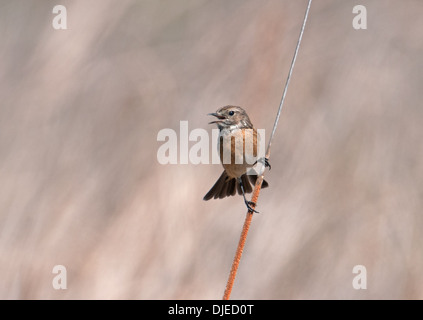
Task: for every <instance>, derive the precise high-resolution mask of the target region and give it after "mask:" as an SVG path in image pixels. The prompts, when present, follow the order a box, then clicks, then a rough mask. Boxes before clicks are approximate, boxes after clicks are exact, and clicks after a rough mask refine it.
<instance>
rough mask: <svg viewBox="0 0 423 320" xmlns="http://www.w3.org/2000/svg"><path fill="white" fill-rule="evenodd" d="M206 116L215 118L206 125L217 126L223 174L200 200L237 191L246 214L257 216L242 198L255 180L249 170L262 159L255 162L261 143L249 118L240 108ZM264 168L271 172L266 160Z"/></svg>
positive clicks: (219, 197) (218, 197)
mask: <svg viewBox="0 0 423 320" xmlns="http://www.w3.org/2000/svg"><path fill="white" fill-rule="evenodd" d="M209 115H211V116H214V117H216V118H217V120H215V121H212V122H210V123H209V124H212V123H216V124H217V127H218V128H219V130H220V132H219V140H218V149H219V155H220V161H221V163H222V165H223V168H224V169H225V170H224V171H223V173H222V175H221V176H220V178H219V179H218V180H217V181H216V183H215V184H214V186H213V187H212V188H211V189H210V191H209V192H207V194H206V195H205V196H204V198H203V200H206V201H207V200H210V199H211V198H214V199H222V198H225V197H228V196H233V195H235V194H236V192H237V191H238V194H242V195H243V197H244V202H245V204H246V206H247V208H248V210H249V211H251V212H258V211H256V210H254V209H253V208H252V207H251V205H252V204H253V205H255V203H253V202H251V201H247V199H246V198H245V193H250V192H252V191H253V188H252V187H251V184H250V182H251V183H252V184H253V185H255V183H256V180H257V174H254V173H252V172H248V170H249V169H250V168H252V167H254V166H255V164H256V163H257V161H260V160H263V158H262V159H259V160H257V149H258V145H257V143H258V142H259V140H260V139H257V138H258V137H257V129H255V128H254V127H253V124H252V123H251V121H250V118H249V117H248V115H247V113H246V112H245V110H244V109H242V108H241V107H236V106H225V107H222V108H220V109H219V110H217V111H216V112H215V113H209ZM248 144H252V145H248ZM264 164H265V166H266V167H269V169H270V168H271V166H270V164H269V162H268V160H267V159H266V158H264ZM268 186H269V184H268V183H267V182H266V181H265V180H263V183H262V185H261V187H262V188H266V187H268Z"/></svg>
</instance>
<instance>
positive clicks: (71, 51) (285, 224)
mask: <svg viewBox="0 0 423 320" xmlns="http://www.w3.org/2000/svg"><path fill="white" fill-rule="evenodd" d="M57 4H62V5H65V6H66V8H67V24H68V30H55V29H53V27H52V20H53V18H54V17H55V15H54V14H53V13H52V9H53V7H54V6H55V5H57ZM357 4H365V5H366V7H367V15H368V22H367V26H368V29H367V30H355V29H354V28H353V27H352V20H353V18H354V16H355V15H354V14H353V13H352V9H353V7H354V6H355V5H357ZM306 5H307V1H306V0H301V1H299V0H285V1H282V0H269V1H263V0H249V1H246V0H230V1H228V0H215V1H206V0H178V1H171V0H168V1H156V0H151V1H146V0H142V1H135V0H131V1H129V0H128V1H111V0H108V1H105V0H95V1H94V0H92V1H83V0H72V1H70V0H62V1H42V2H41V1H35V0H32V1H23V0H13V1H12V0H0V36H1V37H0V39H1V44H0V61H1V63H0V96H1V104H0V181H1V184H0V298H2V299H112V298H115V299H220V298H221V297H222V295H223V292H224V289H225V285H226V280H227V277H228V274H229V270H230V267H231V263H232V258H233V255H234V253H235V249H236V245H237V242H238V239H239V235H240V231H241V228H242V224H243V221H244V217H245V213H246V209H245V205H244V203H243V201H242V198H241V197H239V196H238V197H232V198H226V199H224V200H212V201H208V202H204V201H203V200H202V197H203V196H204V194H205V193H206V192H207V191H208V190H209V188H210V187H211V186H212V185H213V183H214V182H215V180H216V179H217V178H218V177H219V175H220V174H221V171H222V168H221V166H220V165H192V164H188V165H160V164H159V163H158V161H157V157H156V154H157V149H158V148H159V146H160V145H162V144H163V142H158V141H157V133H158V132H159V130H161V129H163V128H171V129H174V130H176V131H177V132H178V131H179V122H180V121H182V120H187V121H188V122H189V129H190V130H192V129H195V128H204V129H207V130H208V131H209V132H211V129H212V128H213V126H211V125H208V124H207V123H208V122H209V121H211V120H210V117H208V116H207V113H209V112H214V111H215V110H216V109H217V108H219V107H221V106H223V105H227V104H234V105H240V106H243V107H244V108H245V109H246V110H247V111H248V113H249V115H250V117H251V119H252V122H253V123H254V125H255V126H256V127H258V128H263V129H266V130H267V132H266V133H267V134H266V138H267V139H268V137H269V136H270V130H271V128H272V125H273V122H274V118H275V115H276V111H277V108H278V105H279V101H280V98H281V95H282V89H283V85H284V83H285V79H286V76H287V73H288V70H289V65H290V63H291V59H292V55H293V52H294V49H295V45H296V42H297V38H298V34H299V30H300V27H301V24H302V20H303V17H304V12H305V8H306ZM422 14H423V1H421V0H403V1H398V0H369V1H362V2H358V1H353V0H344V1H339V0H316V1H314V2H313V4H312V8H311V12H310V16H309V21H308V25H307V27H306V31H305V34H304V38H303V43H302V46H301V48H300V52H299V56H298V60H297V64H296V67H295V69H294V73H293V77H292V81H291V85H290V88H289V90H288V95H287V99H286V103H285V105H284V109H283V112H282V116H281V119H280V122H279V127H278V130H277V132H276V136H275V140H274V142H273V145H272V154H271V158H270V162H271V164H272V170H271V171H270V172H266V180H268V181H269V184H270V188H268V189H265V190H263V191H262V193H261V195H260V199H259V202H258V210H259V211H260V212H261V213H260V214H257V215H254V217H253V222H252V225H251V229H250V234H249V237H248V239H247V243H246V247H245V251H244V255H243V257H242V260H241V265H240V269H239V272H238V276H237V278H236V281H235V285H234V289H233V292H232V296H231V297H232V298H233V299H327V298H332V299H406V298H411V299H422V298H423V246H422V245H423V233H422V229H423V217H422V214H423V212H422V209H423V200H422V199H423V191H422V190H423V161H422V160H423V148H422V140H423V105H422V102H421V101H422V98H423V31H422V30H423V19H421V16H422ZM193 144H194V143H190V146H191V145H193ZM59 264H60V265H64V266H65V267H66V268H67V289H66V290H55V289H53V286H52V280H53V277H54V276H55V275H54V274H52V269H53V267H54V266H55V265H59ZM355 265H364V266H365V267H366V268H367V290H355V289H354V288H353V286H352V280H353V278H354V277H355V274H353V273H352V269H353V267H354V266H355Z"/></svg>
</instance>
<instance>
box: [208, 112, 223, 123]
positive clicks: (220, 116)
mask: <svg viewBox="0 0 423 320" xmlns="http://www.w3.org/2000/svg"><path fill="white" fill-rule="evenodd" d="M208 116H213V117H216V118H217V119H219V120H216V121H212V122H209V124H212V123H220V122H223V119H225V117H224V116H222V115H220V114H218V113H216V112H213V113H209V114H208Z"/></svg>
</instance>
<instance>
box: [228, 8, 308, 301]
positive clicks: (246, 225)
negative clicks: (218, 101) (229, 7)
mask: <svg viewBox="0 0 423 320" xmlns="http://www.w3.org/2000/svg"><path fill="white" fill-rule="evenodd" d="M311 2H312V0H309V1H308V5H307V9H306V13H305V15H304V21H303V25H302V27H301V31H300V36H299V37H298V42H297V46H296V48H295V52H294V57H293V58H292V62H291V67H290V69H289V73H288V77H287V79H286V83H285V87H284V91H283V94H282V99H281V102H280V104H279V108H278V112H277V114H276V119H275V123H274V125H273V130H272V134H271V135H270V139H269V144H268V145H267V150H266V158H267V159H269V157H270V147H271V145H272V140H273V137H274V135H275V132H276V127H277V126H278V122H279V117H280V115H281V111H282V106H283V103H284V101H285V96H286V92H287V90H288V86H289V81H290V80H291V75H292V70H293V69H294V65H295V61H296V59H297V55H298V49H299V48H300V43H301V39H302V37H303V33H304V28H305V25H306V22H307V17H308V13H309V11H310V6H311ZM263 174H264V173H263ZM263 174H262V175H260V176H259V177H258V179H257V181H256V185H255V186H254V191H253V195H252V197H251V202H253V203H254V204H253V205H252V206H251V207H252V208H253V209H255V206H256V204H257V201H258V197H259V195H260V190H261V184H262V182H263ZM252 219H253V212H252V211H248V212H247V216H246V217H245V221H244V226H243V227H242V232H241V237H240V238H239V242H238V247H237V249H236V253H235V257H234V260H233V262H232V267H231V272H230V273H229V279H228V282H227V284H226V289H225V293H224V294H223V300H229V298H230V296H231V292H232V287H233V285H234V282H235V277H236V273H237V271H238V267H239V262H240V261H241V256H242V252H243V251H244V246H245V242H246V240H247V235H248V230H249V229H250V225H251V220H252Z"/></svg>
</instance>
